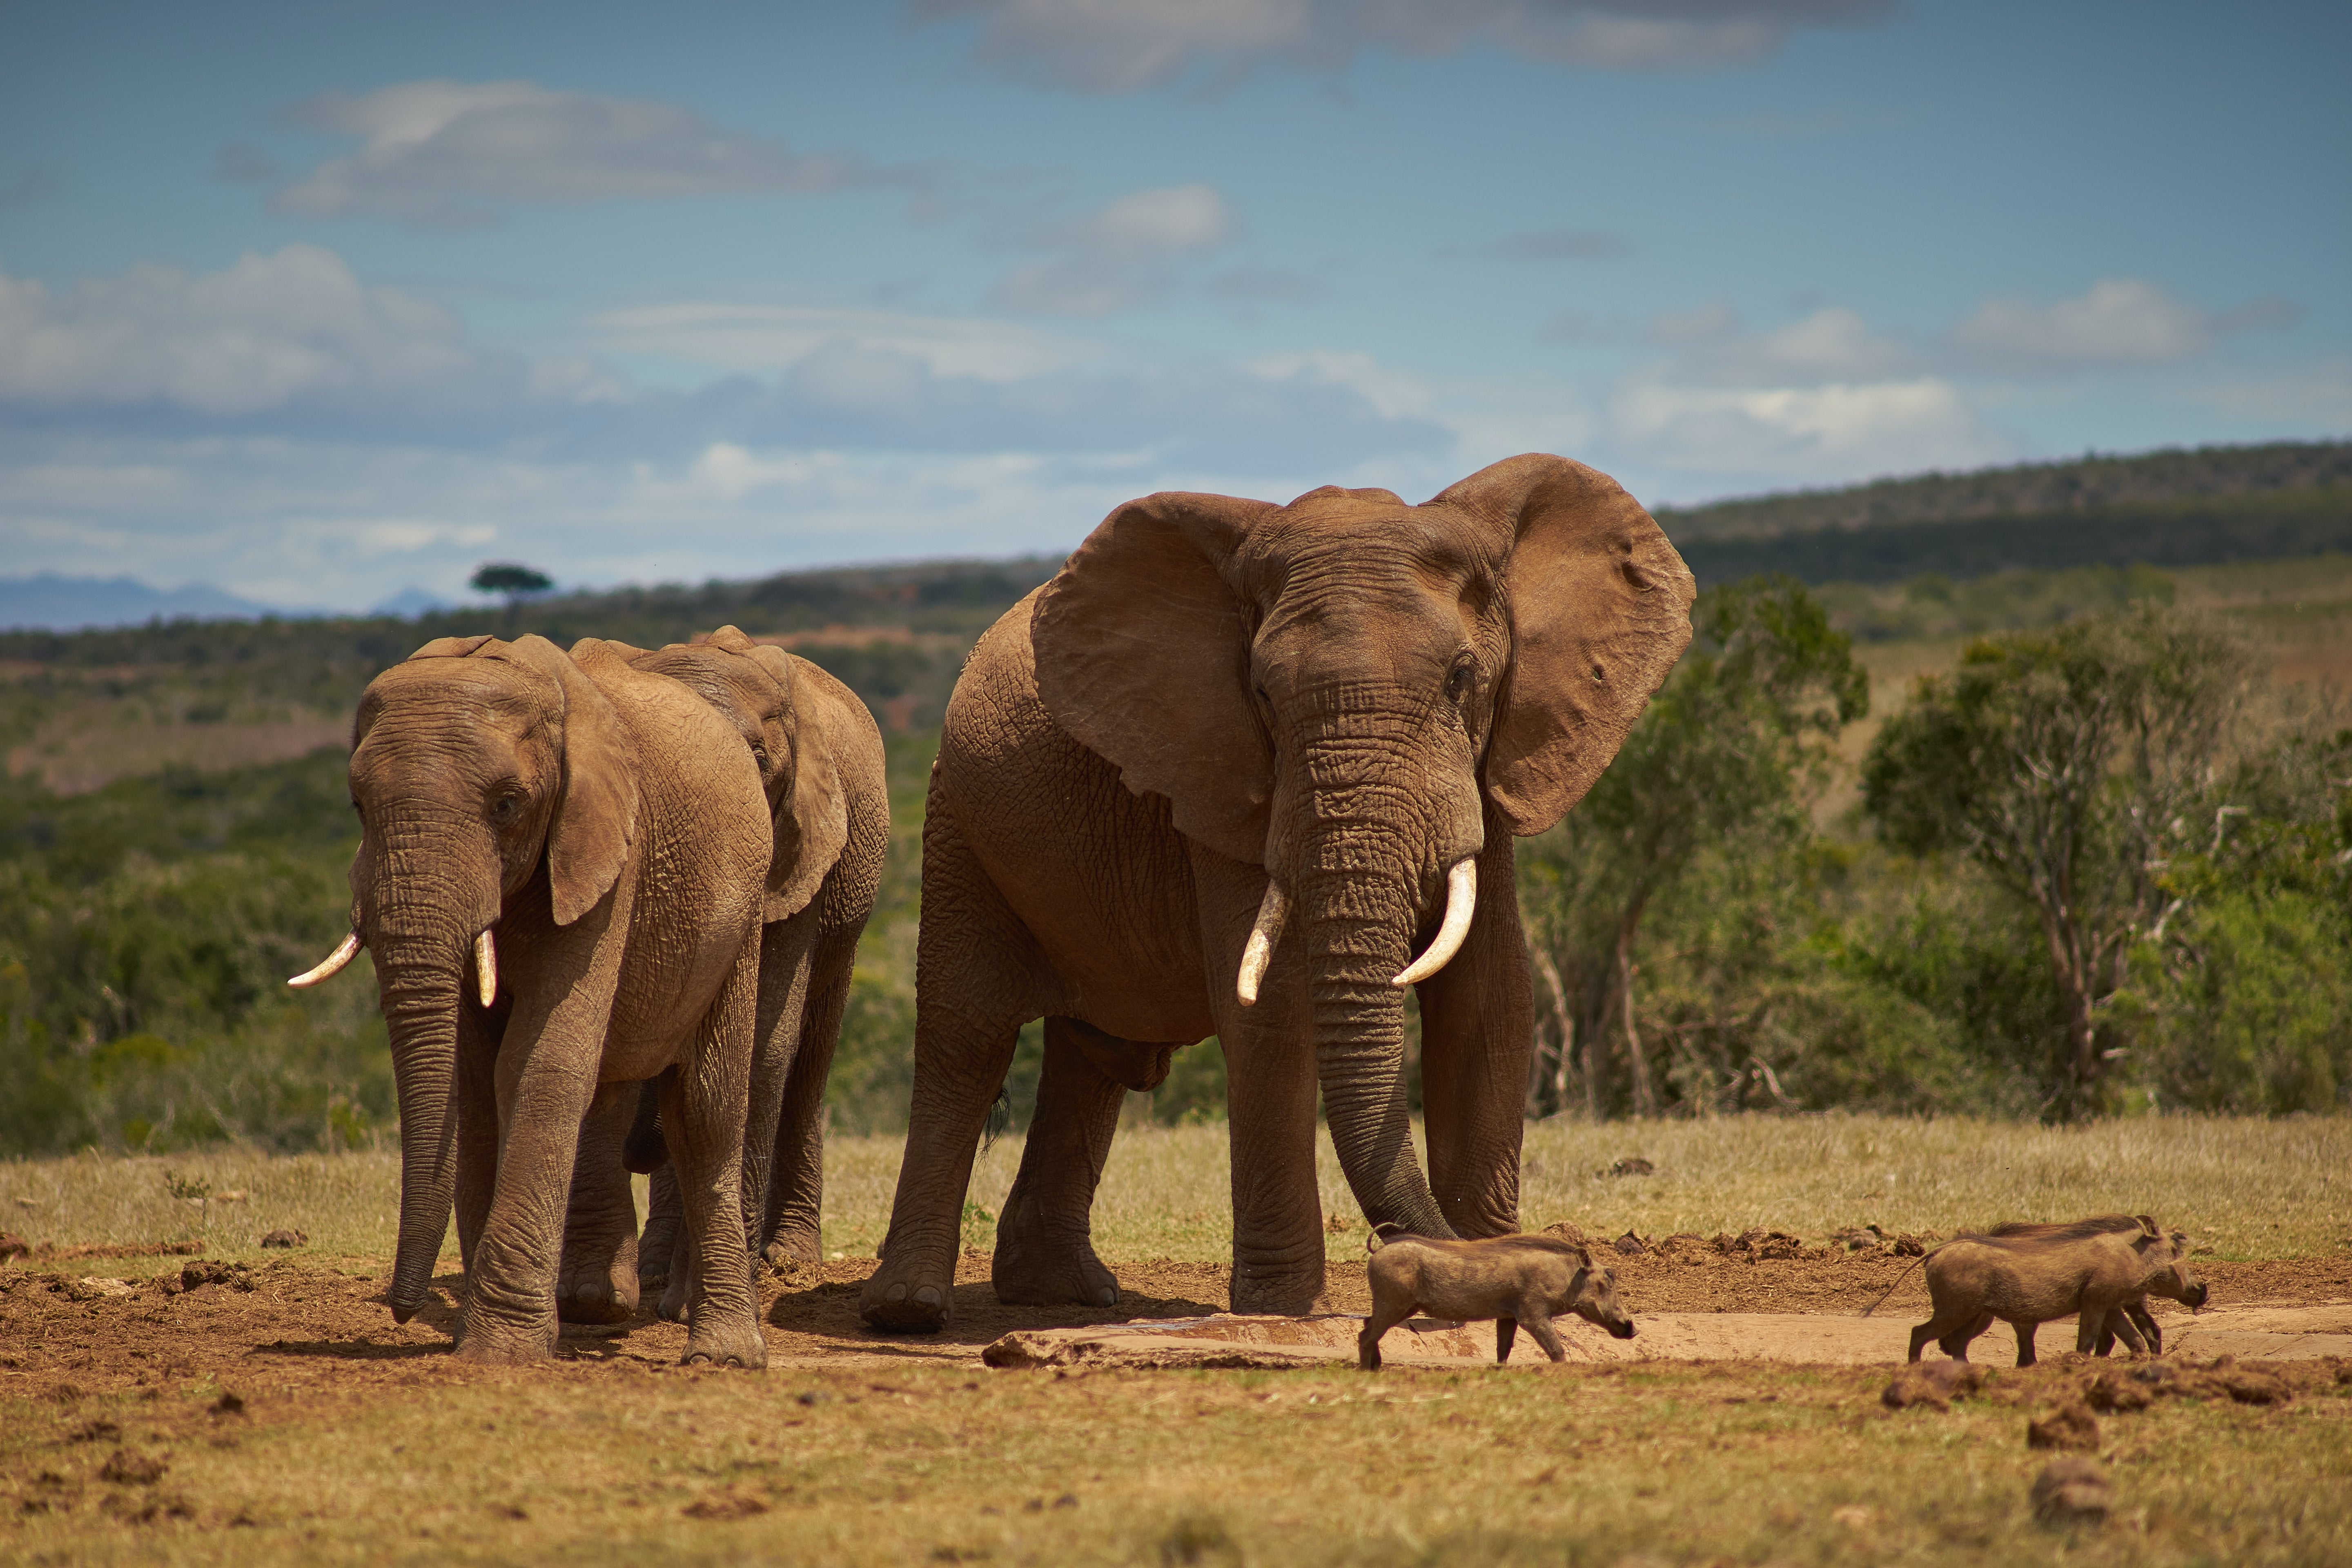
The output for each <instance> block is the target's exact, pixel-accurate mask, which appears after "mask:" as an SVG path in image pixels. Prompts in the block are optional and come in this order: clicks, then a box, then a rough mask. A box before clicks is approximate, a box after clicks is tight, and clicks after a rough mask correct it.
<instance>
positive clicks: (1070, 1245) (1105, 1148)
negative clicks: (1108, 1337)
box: [992, 1018, 1175, 1307]
mask: <svg viewBox="0 0 2352 1568" xmlns="http://www.w3.org/2000/svg"><path fill="white" fill-rule="evenodd" d="M1174 1052H1175V1047H1173V1046H1172V1045H1151V1044H1142V1043H1138V1042H1135V1041H1131V1040H1123V1039H1120V1038H1118V1037H1117V1036H1114V1035H1108V1034H1105V1033H1104V1032H1103V1031H1102V1030H1100V1029H1097V1028H1096V1027H1095V1026H1092V1025H1091V1024H1087V1023H1083V1022H1081V1021H1079V1020H1078V1019H1076V1018H1048V1019H1046V1020H1045V1071H1044V1074H1043V1076H1042V1077H1041V1078H1040V1079H1039V1080H1038V1085H1037V1111H1036V1114H1035V1116H1034V1117H1033V1118H1032V1119H1031V1121H1030V1124H1029V1138H1028V1142H1027V1143H1026V1144H1025V1145H1024V1148H1023V1150H1022V1152H1021V1172H1020V1174H1019V1175H1018V1176H1016V1177H1015V1178H1014V1179H1013V1191H1012V1193H1011V1194H1009V1195H1007V1197H1006V1198H1005V1200H1004V1213H1003V1216H1002V1217H1001V1218H999V1219H998V1221H997V1222H996V1259H995V1266H994V1268H993V1269H992V1278H993V1279H994V1283H995V1286H996V1299H997V1300H1000V1301H1006V1302H1027V1303H1032V1304H1037V1305H1045V1304H1049V1303H1057V1302H1062V1301H1076V1302H1078V1303H1079V1304H1081V1305H1084V1306H1088V1307H1108V1306H1112V1305H1115V1304H1116V1303H1117V1302H1118V1280H1117V1279H1113V1278H1112V1277H1111V1272H1110V1270H1109V1269H1108V1268H1104V1267H1103V1264H1102V1260H1101V1259H1100V1258H1097V1257H1096V1256H1095V1248H1094V1237H1093V1212H1094V1202H1095V1188H1096V1187H1097V1184H1100V1182H1101V1180H1102V1173H1103V1165H1104V1163H1105V1162H1106V1161H1108V1159H1109V1157H1110V1143H1111V1136H1112V1134H1113V1133H1114V1132H1115V1131H1117V1130H1118V1112H1119V1107H1120V1105H1121V1104H1123V1103H1124V1102H1125V1100H1126V1099H1127V1091H1128V1090H1129V1089H1130V1088H1144V1087H1149V1086H1151V1085H1156V1084H1158V1083H1159V1082H1160V1080H1161V1079H1164V1078H1166V1077H1167V1074H1168V1059H1169V1058H1170V1057H1171V1056H1172V1055H1173V1054H1174Z"/></svg>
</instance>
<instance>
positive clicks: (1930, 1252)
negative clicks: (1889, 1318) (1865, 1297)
mask: <svg viewBox="0 0 2352 1568" xmlns="http://www.w3.org/2000/svg"><path fill="white" fill-rule="evenodd" d="M1961 1239H1963V1238H1962V1237H1957V1236H1956V1237H1952V1241H1959V1240H1961ZM1951 1244H1952V1243H1951V1242H1950V1241H1948V1242H1946V1243H1944V1246H1943V1247H1929V1248H1928V1249H1927V1251H1925V1252H1923V1253H1921V1254H1920V1255H1919V1256H1918V1257H1916V1258H1913V1259H1912V1260H1911V1268H1918V1267H1919V1265H1921V1264H1922V1263H1925V1262H1927V1259H1929V1258H1933V1257H1935V1256H1936V1254H1937V1253H1939V1252H1941V1251H1943V1250H1944V1247H1949V1246H1950V1245H1951ZM1911 1268H1906V1269H1905V1270H1904V1271H1903V1272H1902V1273H1900V1274H1897V1275H1896V1276H1895V1283H1894V1284H1892V1285H1889V1286H1888V1287H1887V1288H1886V1296H1892V1295H1894V1294H1895V1291H1897V1290H1899V1289H1902V1288H1903V1281H1905V1280H1906V1279H1910V1278H1911ZM1886 1296H1881V1297H1880V1298H1879V1299H1878V1300H1875V1301H1873V1302H1872V1303H1871V1304H1870V1305H1869V1306H1867V1307H1864V1309H1863V1310H1862V1315H1863V1316H1864V1317H1865V1318H1867V1317H1868V1316H1870V1314H1871V1313H1873V1312H1875V1311H1876V1310H1878V1309H1879V1308H1881V1307H1884V1306H1885V1305H1886Z"/></svg>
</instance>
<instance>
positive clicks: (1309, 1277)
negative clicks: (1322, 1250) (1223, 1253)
mask: <svg viewBox="0 0 2352 1568" xmlns="http://www.w3.org/2000/svg"><path fill="white" fill-rule="evenodd" d="M1233 1299H1234V1305H1233V1310H1234V1311H1235V1312H1239V1313H1244V1314H1248V1315H1251V1316H1256V1317H1275V1318H1304V1317H1307V1316H1308V1315H1310V1314H1311V1313H1313V1312H1314V1311H1316V1310H1318V1307H1319V1306H1321V1305H1322V1304H1323V1260H1322V1259H1321V1258H1317V1259H1316V1260H1315V1262H1314V1265H1313V1266H1312V1267H1311V1268H1265V1267H1263V1266H1261V1267H1255V1268H1254V1267H1251V1266H1249V1265H1246V1264H1243V1263H1240V1262H1236V1263H1235V1264H1234V1288H1233Z"/></svg>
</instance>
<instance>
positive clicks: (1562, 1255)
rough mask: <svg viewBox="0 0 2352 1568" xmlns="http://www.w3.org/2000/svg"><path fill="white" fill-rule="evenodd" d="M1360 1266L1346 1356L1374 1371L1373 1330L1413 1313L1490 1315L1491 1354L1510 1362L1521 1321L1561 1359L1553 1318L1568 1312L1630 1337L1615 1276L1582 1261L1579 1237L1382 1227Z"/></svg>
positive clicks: (1376, 1339) (1377, 1352)
mask: <svg viewBox="0 0 2352 1568" xmlns="http://www.w3.org/2000/svg"><path fill="white" fill-rule="evenodd" d="M1370 1247H1371V1248H1372V1260H1371V1262H1370V1263H1369V1264H1368V1265H1366V1266H1365V1269H1364V1278H1365V1282H1366V1283H1367V1284H1369V1285H1370V1287H1371V1290H1372V1310H1371V1311H1370V1314H1369V1315H1368V1316H1366V1318H1365V1319H1364V1327H1363V1331H1362V1332H1361V1333H1360V1334H1358V1335H1357V1336H1356V1359H1357V1363H1358V1364H1359V1365H1360V1366H1362V1367H1363V1369H1364V1370H1365V1371H1366V1372H1378V1371H1380V1369H1381V1335H1382V1334H1385V1333H1387V1332H1388V1331H1390V1330H1391V1329H1393V1328H1395V1327H1396V1326H1397V1325H1398V1324H1399V1323H1402V1322H1403V1321H1405V1320H1406V1319H1407V1318H1410V1317H1412V1315H1413V1314H1414V1313H1415V1312H1422V1313H1426V1314H1427V1315H1428V1316H1430V1317H1433V1318H1445V1319H1450V1320H1452V1321H1455V1322H1464V1323H1473V1322H1484V1321H1486V1320H1487V1319H1489V1318H1492V1319H1493V1320H1494V1321H1495V1360H1496V1362H1497V1363H1501V1362H1507V1361H1508V1360H1510V1359H1511V1342H1512V1339H1513V1337H1514V1335H1515V1334H1516V1333H1517V1331H1518V1330H1519V1329H1520V1328H1521V1327H1523V1326H1524V1327H1525V1328H1526V1329H1527V1331H1528V1333H1529V1334H1531V1335H1533V1336H1534V1337H1535V1342H1536V1343H1538V1344H1539V1345H1541V1346H1542V1347H1543V1352H1544V1354H1546V1355H1548V1356H1549V1357H1550V1358H1551V1359H1552V1360H1554V1361H1566V1360H1567V1359H1568V1347H1567V1345H1566V1344H1564V1343H1562V1342H1561V1341H1560V1337H1559V1330H1558V1329H1555V1328H1553V1327H1552V1323H1551V1321H1552V1320H1553V1319H1554V1318H1558V1317H1563V1316H1565V1315H1566V1314H1568V1313H1570V1312H1573V1313H1575V1314H1576V1315H1577V1316H1578V1317H1580V1318H1582V1319H1583V1320H1584V1321H1586V1322H1588V1323H1591V1324H1592V1325H1593V1326H1594V1327H1595V1328H1600V1329H1606V1330H1607V1331H1609V1332H1610V1334H1611V1335H1612V1336H1613V1337H1614V1338H1617V1339H1621V1340H1630V1339H1632V1338H1633V1319H1631V1318H1629V1317H1627V1316H1626V1315H1625V1309H1624V1308H1623V1307H1622V1306H1621V1305H1619V1303H1618V1300H1617V1278H1616V1276H1615V1275H1613V1274H1612V1273H1611V1272H1610V1271H1609V1270H1608V1268H1605V1267H1603V1266H1602V1265H1601V1264H1597V1263H1595V1262H1593V1261H1592V1254H1591V1252H1590V1251H1588V1250H1587V1249H1586V1248H1585V1247H1584V1246H1583V1245H1582V1244H1581V1243H1579V1242H1573V1241H1570V1240H1567V1239H1565V1238H1564V1237H1557V1236H1496V1237H1486V1239H1484V1240H1479V1241H1449V1240H1444V1239H1441V1238H1438V1237H1427V1236H1413V1235H1411V1234H1408V1233H1406V1232H1402V1231H1400V1230H1398V1229H1396V1227H1395V1226H1381V1228H1380V1230H1379V1231H1378V1232H1376V1233H1375V1234H1374V1235H1373V1236H1372V1237H1371V1239H1370Z"/></svg>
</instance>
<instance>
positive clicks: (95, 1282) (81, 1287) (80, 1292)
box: [66, 1276, 139, 1301]
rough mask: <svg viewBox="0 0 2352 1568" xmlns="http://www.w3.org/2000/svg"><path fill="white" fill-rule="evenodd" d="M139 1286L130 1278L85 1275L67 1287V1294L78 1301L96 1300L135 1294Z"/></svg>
mask: <svg viewBox="0 0 2352 1568" xmlns="http://www.w3.org/2000/svg"><path fill="white" fill-rule="evenodd" d="M138 1293H139V1287H138V1286H136V1285H133V1284H132V1283H131V1281H130V1280H128V1279H99V1278H97V1277H96V1276H85V1277H84V1278H82V1279H76V1280H74V1281H73V1282H72V1283H70V1284H69V1285H68V1286H67V1287H66V1294H67V1295H68V1297H70V1298H71V1299H72V1300H77V1301H96V1300H103V1299H106V1298H110V1297H119V1296H135V1295H137V1294H138Z"/></svg>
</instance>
